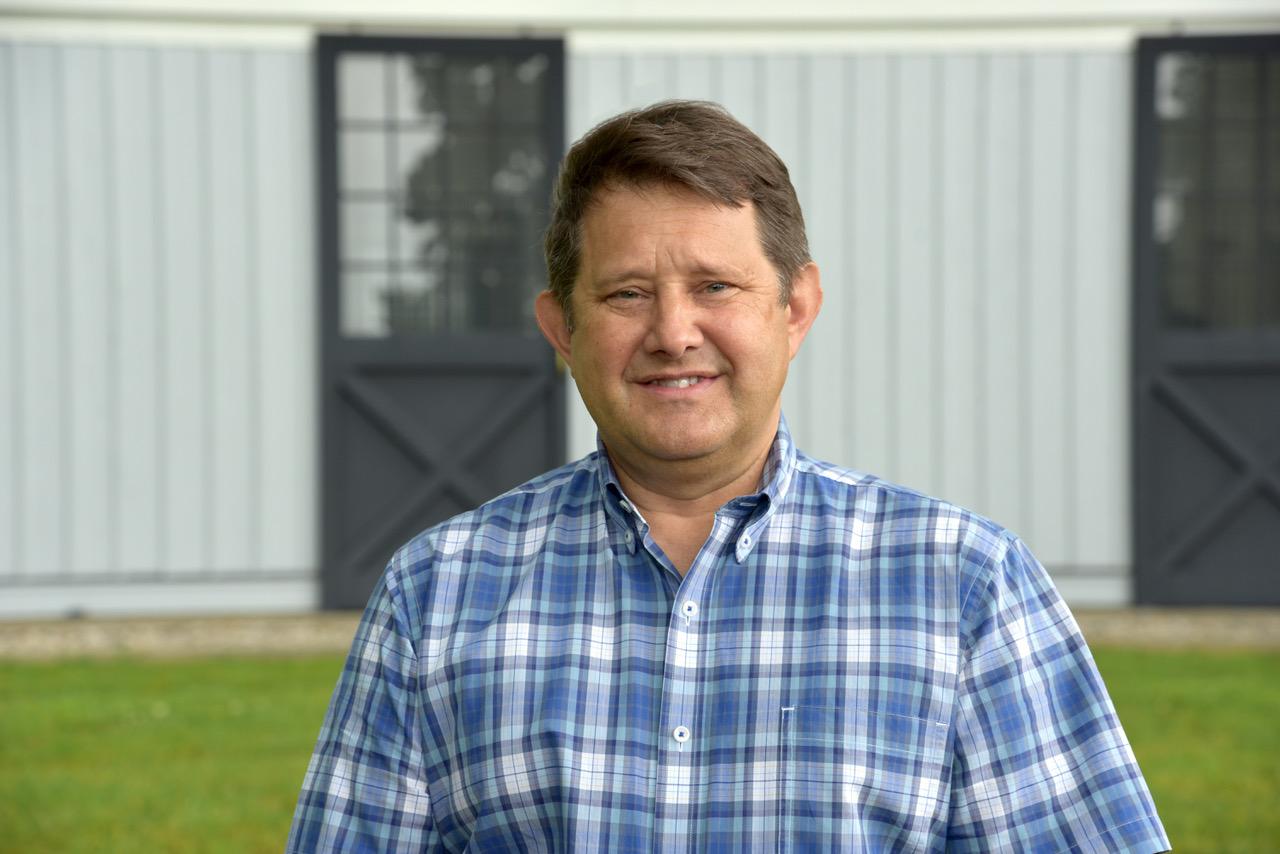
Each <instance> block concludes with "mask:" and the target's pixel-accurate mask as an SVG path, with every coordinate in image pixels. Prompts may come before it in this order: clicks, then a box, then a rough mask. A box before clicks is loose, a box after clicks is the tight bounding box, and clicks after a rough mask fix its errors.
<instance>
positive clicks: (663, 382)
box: [645, 377, 711, 388]
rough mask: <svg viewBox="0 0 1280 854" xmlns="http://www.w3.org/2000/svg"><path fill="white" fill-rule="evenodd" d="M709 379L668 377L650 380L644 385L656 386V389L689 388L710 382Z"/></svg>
mask: <svg viewBox="0 0 1280 854" xmlns="http://www.w3.org/2000/svg"><path fill="white" fill-rule="evenodd" d="M710 381H711V377H670V378H658V379H652V380H649V381H648V382H646V383H645V385H650V386H657V387H658V388H689V387H690V386H695V385H697V384H698V383H700V382H710Z"/></svg>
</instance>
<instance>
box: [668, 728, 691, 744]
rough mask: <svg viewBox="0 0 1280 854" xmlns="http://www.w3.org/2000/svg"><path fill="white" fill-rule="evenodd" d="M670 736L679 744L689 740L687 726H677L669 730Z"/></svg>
mask: <svg viewBox="0 0 1280 854" xmlns="http://www.w3.org/2000/svg"><path fill="white" fill-rule="evenodd" d="M671 737H672V738H674V739H675V740H676V741H678V742H679V743H680V744H684V743H685V742H686V741H688V740H689V728H688V727H687V726H678V727H676V728H675V729H673V730H672V731H671Z"/></svg>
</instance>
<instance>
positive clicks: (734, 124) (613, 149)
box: [545, 101, 810, 326]
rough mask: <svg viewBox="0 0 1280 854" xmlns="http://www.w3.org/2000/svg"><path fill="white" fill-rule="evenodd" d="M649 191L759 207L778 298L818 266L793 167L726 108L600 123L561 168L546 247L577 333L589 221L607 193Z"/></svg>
mask: <svg viewBox="0 0 1280 854" xmlns="http://www.w3.org/2000/svg"><path fill="white" fill-rule="evenodd" d="M647 185H658V186H664V185H665V186H668V187H671V188H683V189H685V190H688V191H690V192H692V193H694V194H695V195H698V196H701V197H702V198H704V199H706V200H708V201H712V202H716V203H718V204H722V205H729V206H732V207H738V206H741V205H742V204H744V203H750V204H751V205H752V206H754V208H755V217H756V226H757V229H758V233H759V238H760V244H761V247H762V248H763V249H764V253H765V256H766V257H768V259H769V260H770V262H772V264H773V266H774V268H775V269H776V270H777V273H778V282H779V286H780V294H779V299H780V301H781V302H784V303H785V302H786V300H787V298H788V295H789V290H790V287H791V279H792V277H793V276H794V275H795V273H796V271H797V270H799V269H800V268H801V267H803V266H804V265H805V264H806V263H808V261H809V260H810V259H809V243H808V240H807V239H806V238H805V233H804V216H803V215H802V214H801V212H800V202H799V201H798V200H797V198H796V191H795V188H794V187H792V186H791V178H790V176H789V174H788V172H787V167H786V165H785V164H784V163H783V162H782V160H781V159H780V158H779V157H778V155H777V154H775V153H774V152H773V149H771V148H769V146H768V145H766V144H765V142H764V140H762V139H760V137H758V136H756V134H755V133H753V132H752V131H751V130H750V129H749V128H748V127H746V126H745V125H743V124H742V123H741V122H739V121H738V120H737V119H735V118H734V117H733V116H731V115H729V113H728V112H727V111H726V110H725V109H724V108H723V107H720V106H719V105H717V104H711V103H707V102H705V101H664V102H662V103H660V104H654V105H653V106H651V107H645V108H644V109H641V110H633V111H630V112H626V113H622V114H621V115H618V116H615V117H613V118H611V119H609V120H607V121H605V122H603V123H602V124H599V125H597V126H596V127H595V128H593V129H592V130H591V131H590V132H588V133H587V134H586V136H584V137H582V139H580V140H578V142H576V143H575V144H574V145H573V147H572V148H570V149H569V153H568V154H567V155H566V156H565V158H564V162H563V163H562V164H561V167H560V175H559V178H558V180H557V181H556V186H555V190H554V193H553V195H552V201H551V225H550V226H549V227H548V229H547V235H546V243H545V249H546V257H547V279H548V286H549V289H550V291H551V293H552V294H554V295H555V297H556V299H557V300H559V302H560V306H561V308H562V309H563V310H564V312H565V317H566V319H567V320H568V321H569V324H570V325H571V326H572V323H573V302H572V295H573V286H574V282H575V281H576V279H577V276H578V273H579V264H580V262H581V255H582V221H583V218H584V217H585V216H586V214H587V211H588V210H589V209H590V208H591V206H592V205H593V204H595V203H596V202H597V201H598V199H599V197H600V195H601V193H602V191H604V190H606V189H608V188H610V187H628V186H629V187H633V188H634V187H642V186H647Z"/></svg>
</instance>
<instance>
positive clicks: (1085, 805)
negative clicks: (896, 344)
mask: <svg viewBox="0 0 1280 854" xmlns="http://www.w3.org/2000/svg"><path fill="white" fill-rule="evenodd" d="M546 248H547V265H548V272H549V279H550V290H549V291H547V292H545V293H543V294H542V295H540V296H539V297H538V301H537V306H536V307H537V317H538V324H539V326H540V328H541V329H542V332H543V334H544V335H545V336H546V337H547V339H548V340H549V341H550V342H551V345H552V346H553V347H554V348H555V349H556V351H557V352H558V353H559V354H560V355H561V356H562V357H563V358H564V360H565V361H566V362H567V363H568V364H569V366H570V367H571V368H572V371H573V376H574V379H575V381H576V382H577V385H578V389H579V391H580V392H581V395H582V399H583V400H584V401H585V402H586V405H587V408H588V410H589V411H590V413H591V415H592V417H593V418H594V419H595V422H596V424H597V426H598V428H599V437H600V447H599V450H598V451H597V452H596V453H595V454H592V455H591V456H589V457H587V458H585V459H583V460H580V461H578V462H576V463H572V464H570V465H568V466H565V467H563V468H561V469H557V470H556V471H553V472H550V473H549V474H546V475H543V476H542V477H539V478H537V479H535V480H533V481H531V482H529V483H527V484H525V485H523V486H520V487H517V488H516V489H514V490H512V491H511V492H509V493H507V494H506V495H503V496H500V497H499V498H496V499H494V500H493V501H490V502H489V503H487V504H485V505H484V506H482V507H480V508H478V509H477V510H474V511H472V512H470V513H465V514H463V515H461V516H458V517H455V518H454V519H451V520H449V521H447V522H445V523H443V524H441V525H438V526H436V527H435V528H432V529H430V530H428V531H426V532H425V533H423V534H421V535H419V536H418V537H417V538H415V539H414V540H413V541H411V542H410V543H409V544H408V545H406V546H405V547H404V548H402V549H401V550H400V551H399V552H398V553H397V554H396V555H395V557H394V558H393V559H392V561H391V563H390V565H389V566H388V568H387V571H386V573H385V574H384V575H383V577H382V580H381V582H380V584H379V585H378V587H377V589H376V590H375V591H374V594H373V597H372V599H371V601H370V603H369V607H368V609H367V611H366V612H365V615H364V618H363V621H362V622H361V625H360V628H359V631H358V633H357V636H356V639H355V642H354V646H353V648H352V652H351V655H350V657H349V659H348V662H347V666H346V669H345V672H344V673H343V676H342V679H341V681H340V682H339V685H338V688H337V691H336V693H335V695H334V698H333V702H332V704H331V706H330V708H329V713H328V717H327V719H326V721H325V724H324V729H323V731H322V733H321V736H320V742H319V744H318V746H317V748H316V752H315V756H314V757H313V759H312V761H311V765H310V768H309V769H308V772H307V777H306V781H305V782H304V784H303V791H302V797H301V799H300V802H299V804H298V810H297V814H296V816H295V819H294V826H293V832H292V834H291V836H290V839H289V848H290V849H291V850H295V851H313V850H334V851H338V850H341V851H349V850H403V851H421V850H425V851H446V850H448V851H461V850H464V849H466V850H474V851H565V850H580V851H646V852H647V851H654V850H661V851H664V852H665V851H704V850H722V851H736V850H770V851H773V850H778V851H788V850H842V851H843V850H848V851H943V850H947V851H982V852H990V851H1044V852H1057V851H1094V852H1103V851H1106V852H1114V851H1131V852H1153V851H1161V850H1164V849H1167V848H1168V847H1169V846H1168V841H1167V839H1166V838H1165V834H1164V831H1163V829H1162V827H1161V825H1160V821H1159V818H1158V817H1157V815H1156V812H1155V809H1154V806H1153V804H1152V802H1151V798H1150V795H1149V794H1148V791H1147V787H1146V784H1145V783H1144V782H1143V779H1142V776H1141V774H1140V772H1139V770H1138V767H1137V765H1136V763H1135V761H1134V758H1133V754H1132V752H1131V751H1130V749H1129V745H1128V742H1127V740H1126V739H1125V736H1124V733H1123V731H1122V730H1121V728H1120V724H1119V722H1118V721H1117V719H1116V716H1115V712H1114V710H1113V709H1112V706H1111V703H1110V701H1109V699H1108V698H1107V695H1106V691H1105V689H1104V687H1103V685H1102V682H1101V680H1100V678H1099V676H1098V673H1097V671H1096V669H1095V667H1094V665H1093V662H1092V659H1091V658H1090V656H1089V653H1088V650H1087V649H1086V647H1085V644H1084V641H1083V639H1082V638H1081V637H1080V634H1079V631H1078V629H1077V628H1076V625H1075V623H1074V621H1073V620H1072V618H1071V615H1070V614H1069V612H1068V611H1067V608H1066V606H1065V605H1064V604H1063V603H1062V601H1061V599H1060V598H1059V596H1058V594H1057V593H1056V591H1055V590H1054V588H1053V586H1052V584H1051V583H1050V581H1049V579H1048V577H1047V576H1046V575H1045V573H1044V570H1043V569H1042V568H1041V567H1040V566H1039V564H1038V563H1037V562H1036V561H1035V559H1034V558H1033V557H1032V556H1031V554H1030V553H1029V552H1028V551H1027V549H1026V547H1025V546H1024V545H1023V544H1022V543H1021V542H1020V541H1019V540H1017V539H1016V538H1015V537H1013V536H1012V535H1011V534H1009V533H1008V532H1006V531H1004V530H1002V529H1001V528H999V527H997V526H995V525H994V524H992V523H990V522H988V521H986V520H984V519H982V518H980V517H978V516H975V515H974V514H972V513H969V512H967V511H965V510H962V509H960V508H958V507H954V506H952V505H949V504H946V503H944V502H942V501H938V500H935V499H932V498H927V497H925V496H922V495H919V494H917V493H915V492H912V491H910V490H906V489H903V488H901V487H897V486H894V485H891V484H888V483H885V482H882V481H879V480H877V479H875V478H873V477H869V476H866V475H861V474H856V473H854V472H851V471H847V470H845V469H840V468H836V467H833V466H830V465H827V464H824V463H819V462H816V461H814V460H812V459H810V458H808V457H806V456H804V455H803V454H801V453H799V452H798V451H797V450H796V449H795V447H794V446H793V445H792V442H791V437H790V434H789V433H788V430H787V427H786V423H785V421H784V420H783V419H782V417H781V411H780V403H779V401H780V396H781V391H782V386H783V382H784V380H785V378H786V373H787V365H788V363H789V362H790V360H791V359H792V357H794V356H795V354H796V351H797V350H798V349H799V347H800V344H801V342H802V341H803V340H804V337H805V334H806V333H807V332H808V330H809V327H810V325H811V324H812V323H813V321H814V319H815V317H816V316H817V314H818V310H819V308H820V306H821V304H822V289H821V285H820V282H819V276H818V269H817V267H816V266H815V265H814V264H813V262H812V261H811V260H810V258H809V252H808V247H807V244H806V241H805V236H804V226H803V220H802V217H801V213H800V208H799V204H798V202H797V201H796V197H795V191H794V189H793V188H792V186H791V183H790V180H789V178H788V175H787V170H786V167H785V166H784V165H783V164H782V162H781V161H780V160H779V159H778V158H777V156H776V155H775V154H774V153H773V152H772V151H771V150H770V149H769V148H768V147H767V146H766V145H765V144H764V143H763V142H762V141H761V140H760V139H759V138H758V137H756V136H755V135H754V134H753V133H751V131H749V130H748V129H746V128H745V127H743V126H742V125H741V124H739V123H738V122H736V121H735V120H734V119H732V118H731V117H730V116H729V115H728V114H727V113H725V112H724V111H723V110H721V109H719V108H718V107H715V106H713V105H709V104H702V103H690V102H670V103H665V104H659V105H656V106H654V107H651V108H648V109H646V110H642V111H638V112H634V113H628V114H625V115H622V116H619V117H617V118H614V119H611V120H610V121H608V122H605V123H604V124H602V125H600V126H599V127H597V128H595V129H594V130H593V131H591V132H590V133H589V134H587V136H586V137H584V138H583V139H582V140H581V141H579V142H578V143H577V144H576V145H575V146H574V147H573V149H572V150H571V151H570V152H569V154H568V156H567V157H566V158H565V162H564V164H563V166H562V170H561V174H560V178H559V181H558V185H557V188H556V193H555V198H554V200H553V211H552V222H551V226H550V228H549V230H548V234H547V241H546Z"/></svg>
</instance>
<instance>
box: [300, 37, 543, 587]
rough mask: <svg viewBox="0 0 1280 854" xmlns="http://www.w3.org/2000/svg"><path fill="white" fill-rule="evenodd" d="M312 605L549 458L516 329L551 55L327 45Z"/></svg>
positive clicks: (537, 385)
mask: <svg viewBox="0 0 1280 854" xmlns="http://www.w3.org/2000/svg"><path fill="white" fill-rule="evenodd" d="M317 63H318V69H317V71H318V78H317V80H318V116H317V118H318V122H317V124H318V131H319V139H320V157H319V162H320V176H319V186H320V198H319V200H318V201H319V207H320V214H321V239H322V245H321V276H320V278H321V298H322V299H321V303H322V321H321V322H322V337H321V341H322V350H323V353H322V377H321V397H322V418H323V448H324V451H323V470H322V489H323V499H322V503H323V511H322V535H321V536H322V543H321V560H322V580H323V603H324V605H325V607H329V608H356V607H361V606H363V605H364V603H365V600H366V599H367V598H368V595H369V591H370V590H371V588H372V586H373V584H374V581H375V580H376V578H377V575H378V573H379V572H380V571H381V570H382V568H383V567H384V566H385V565H386V562H387V559H388V558H389V557H390V556H391V554H392V552H393V551H394V550H395V549H396V547H398V546H399V545H401V544H402V543H404V542H405V541H406V540H408V539H409V538H410V537H412V536H413V535H414V534H415V533H417V532H419V531H421V530H422V529H424V528H426V527H428V526H429V525H432V524H434V523H436V522H439V521H441V520H443V519H446V518H448V517H449V516H452V515H454V514H456V513H459V512H462V511H464V510H467V509H470V508H472V507H475V506H476V505H478V504H480V503H482V502H483V501H485V500H487V499H489V498H491V497H493V496H494V495H497V494H499V493H500V492H502V491H504V490H506V489H508V488H510V487H512V486H515V485H516V484H518V483H520V482H522V481H523V480H526V479H528V478H529V477H531V476H533V475H535V474H537V473H538V472H541V471H545V470H546V469H548V468H552V467H554V466H556V465H558V464H560V463H561V462H563V459H564V424H563V418H564V417H563V410H564V405H563V385H562V383H561V382H560V380H559V377H558V375H557V373H556V368H555V362H554V358H553V355H552V352H551V350H550V348H549V347H547V345H546V344H545V343H544V342H543V341H542V340H541V338H540V336H539V335H538V333H537V329H536V326H535V325H534V323H533V313H532V301H533V297H534V295H535V294H536V293H537V292H538V291H539V290H541V289H542V288H543V287H544V286H545V285H544V282H545V275H544V272H543V264H542V256H541V233H542V231H543V229H544V228H545V227H546V215H547V213H546V212H547V201H548V198H549V195H550V186H551V180H552V176H553V174H554V171H555V168H556V164H557V162H558V161H559V158H560V155H561V152H562V148H563V145H564V138H563V127H564V60H563V46H562V44H561V43H560V42H558V41H547V40H534V39H520V40H509V41H497V40H474V39H448V40H441V39H418V38H347V37H324V38H321V39H320V40H319V42H318V46H317Z"/></svg>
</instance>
